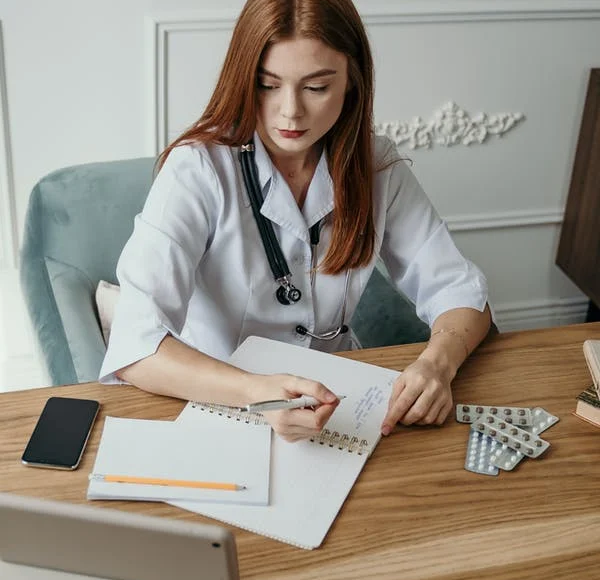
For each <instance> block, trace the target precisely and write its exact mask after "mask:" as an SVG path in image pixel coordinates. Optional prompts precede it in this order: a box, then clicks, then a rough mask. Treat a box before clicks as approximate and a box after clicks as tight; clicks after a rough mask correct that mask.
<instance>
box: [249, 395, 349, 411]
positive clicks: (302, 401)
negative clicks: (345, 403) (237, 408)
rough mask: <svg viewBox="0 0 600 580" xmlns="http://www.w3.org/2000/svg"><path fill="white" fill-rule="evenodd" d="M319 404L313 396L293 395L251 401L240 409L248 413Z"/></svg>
mask: <svg viewBox="0 0 600 580" xmlns="http://www.w3.org/2000/svg"><path fill="white" fill-rule="evenodd" d="M344 398H345V397H344V396H341V397H338V399H344ZM320 404H321V401H318V400H317V399H315V398H314V397H309V396H306V395H303V396H302V397H295V398H293V399H276V400H273V401H260V402H259V403H251V404H250V405H246V406H245V407H242V408H241V410H242V411H247V412H248V413H262V412H263V411H280V410H282V409H302V408H304V407H317V406H319V405H320Z"/></svg>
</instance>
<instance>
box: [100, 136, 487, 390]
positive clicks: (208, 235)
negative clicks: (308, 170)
mask: <svg viewBox="0 0 600 580" xmlns="http://www.w3.org/2000/svg"><path fill="white" fill-rule="evenodd" d="M374 140H375V141H374V145H375V147H374V150H375V157H376V163H378V162H380V161H381V159H382V157H383V156H384V155H385V154H388V155H389V153H390V151H392V150H393V149H392V145H391V143H390V142H389V140H387V139H385V138H382V137H376V138H374ZM254 142H255V146H256V153H255V157H256V164H257V167H258V172H259V180H260V185H261V187H262V191H263V196H264V203H263V205H262V209H261V213H262V214H263V215H264V216H266V217H267V218H268V219H269V220H271V221H272V222H273V225H274V229H275V233H276V235H277V238H278V239H279V242H280V245H281V249H282V251H283V254H284V256H285V257H286V260H287V262H288V265H289V268H290V270H291V273H292V282H293V283H294V285H295V286H296V287H297V288H299V289H300V290H301V292H302V299H301V300H300V301H299V302H297V303H295V304H292V305H289V306H283V305H281V304H280V303H279V302H278V301H277V299H276V298H275V291H276V289H277V287H278V284H276V283H275V281H274V279H273V274H272V272H271V270H270V267H269V263H268V260H267V257H266V254H265V251H264V248H263V245H262V241H261V238H260V235H259V233H258V228H257V225H256V222H255V220H254V217H253V215H252V209H251V207H250V201H249V198H248V195H247V192H246V190H245V187H244V183H243V180H242V175H241V170H240V167H239V162H238V160H237V150H236V149H232V148H229V147H226V146H221V145H209V146H204V145H185V146H180V147H177V148H176V149H174V150H173V151H172V152H171V154H170V155H169V157H168V159H167V161H166V163H165V165H164V166H163V168H162V169H161V171H160V173H159V174H158V176H157V177H156V179H155V181H154V184H153V185H152V188H151V190H150V193H149V195H148V199H147V201H146V204H145V206H144V209H143V211H142V212H141V214H139V215H138V216H136V218H135V226H134V231H133V234H132V236H131V238H130V239H129V241H128V242H127V244H126V246H125V248H124V250H123V253H122V255H121V257H120V259H119V263H118V266H117V277H118V279H119V283H120V286H121V294H120V298H119V301H118V304H117V307H116V311H115V318H114V322H113V326H112V330H111V334H110V341H109V345H108V350H107V353H106V356H105V359H104V362H103V365H102V369H101V371H100V380H101V381H103V382H106V383H114V382H119V380H118V379H117V378H116V377H115V374H114V373H115V371H117V370H119V369H121V368H123V367H124V366H126V365H129V364H131V363H133V362H135V361H138V360H140V359H142V358H144V357H147V356H149V355H151V354H153V353H154V352H155V351H156V349H157V348H158V346H159V344H160V342H161V341H162V339H163V338H164V337H165V335H166V334H167V333H169V334H172V335H173V336H175V337H177V338H179V339H180V340H182V341H183V342H185V343H187V344H189V345H191V346H193V347H194V348H197V349H198V350H200V351H202V352H204V353H206V354H208V355H210V356H212V357H215V358H218V359H221V360H226V359H227V358H228V357H229V356H230V355H231V353H232V352H233V351H234V350H235V348H236V347H237V346H238V345H239V344H240V343H241V342H242V341H243V340H244V339H245V338H246V337H248V336H250V335H259V336H264V337H267V338H272V339H276V340H281V341H285V342H288V343H292V344H296V345H301V346H306V347H311V348H316V349H319V350H325V351H329V352H333V351H337V350H345V349H349V348H351V343H350V333H347V334H342V335H340V336H339V337H338V338H337V339H335V340H333V341H330V342H327V341H320V340H315V339H311V338H309V337H307V336H301V335H299V334H298V333H296V331H295V328H296V326H297V325H298V324H302V325H304V326H305V327H306V328H308V329H309V330H311V331H312V332H318V333H321V332H326V331H329V330H332V329H336V328H337V327H338V326H339V325H340V318H341V310H342V306H343V296H344V282H345V274H340V275H337V276H329V275H324V274H322V273H321V272H319V273H317V275H316V277H315V284H314V290H313V291H311V284H310V266H311V246H310V240H309V232H308V230H309V228H310V227H311V226H312V225H313V224H315V223H317V222H318V221H319V220H321V219H322V218H323V217H325V216H327V215H328V214H329V213H330V212H331V211H332V210H333V184H332V181H331V178H330V175H329V172H328V167H327V160H326V155H325V153H324V154H323V155H322V157H321V159H320V161H319V164H318V166H317V169H316V171H315V174H314V176H313V179H312V182H311V184H310V187H309V190H308V193H307V196H306V201H305V203H304V206H303V208H302V210H301V209H300V208H299V207H298V205H297V203H296V201H295V199H294V197H293V195H292V193H291V191H290V189H289V187H288V186H287V184H286V182H285V180H284V179H283V178H282V176H281V174H280V173H279V172H278V171H277V169H276V168H275V167H274V166H273V164H272V163H271V160H270V158H269V156H268V154H267V152H266V150H265V148H264V146H263V144H262V143H261V141H260V138H259V137H258V135H256V134H255V136H254ZM373 204H374V220H375V229H376V237H375V244H376V251H375V254H374V256H373V260H372V261H371V263H370V264H369V265H368V266H366V267H364V268H361V269H359V270H355V271H353V272H352V273H351V278H350V286H349V290H348V297H347V305H346V317H345V320H346V322H348V321H349V320H350V318H351V317H352V314H353V312H354V310H355V308H356V306H357V304H358V301H359V299H360V296H361V294H362V292H363V290H364V289H365V286H366V284H367V281H368V279H369V276H370V274H371V272H372V270H373V267H374V266H375V262H376V259H377V257H381V259H382V260H383V262H384V263H385V265H386V267H387V269H388V271H389V274H390V276H391V279H392V281H393V282H394V283H395V285H396V286H397V287H398V289H399V290H401V291H402V292H404V293H405V294H406V295H407V296H408V297H409V298H410V299H411V300H412V301H413V302H415V304H416V309H417V314H418V315H419V317H420V318H421V319H423V320H424V321H425V322H427V323H428V324H429V325H431V324H432V323H433V321H434V320H435V319H436V318H437V317H438V316H439V315H440V314H442V313H443V312H445V311H447V310H450V309H452V308H458V307H471V308H476V309H478V310H480V311H483V309H484V307H485V304H486V301H487V284H486V280H485V277H484V276H483V274H482V273H481V271H480V270H479V269H478V268H477V267H476V266H475V265H474V264H472V263H471V262H470V261H468V260H466V259H465V258H464V257H463V256H462V255H461V254H460V252H459V251H458V250H457V248H456V246H455V245H454V243H453V241H452V239H451V237H450V235H449V233H448V230H447V227H446V225H445V223H444V222H443V221H442V220H441V219H440V217H439V216H438V214H437V213H436V211H435V209H434V208H433V206H432V205H431V203H430V201H429V199H428V198H427V196H426V195H425V193H424V192H423V190H422V188H421V187H420V185H419V184H418V182H417V180H416V179H415V177H414V175H413V174H412V172H411V171H410V169H409V168H408V167H407V165H406V164H405V163H404V162H403V161H398V162H396V163H393V164H392V165H389V166H388V167H387V168H385V169H383V170H381V171H379V172H377V173H376V178H375V183H374V192H373ZM330 236H331V226H327V225H326V226H324V227H323V228H322V231H321V241H320V244H319V246H318V257H319V261H321V260H322V258H323V257H324V255H325V253H326V251H327V247H328V245H329V240H330Z"/></svg>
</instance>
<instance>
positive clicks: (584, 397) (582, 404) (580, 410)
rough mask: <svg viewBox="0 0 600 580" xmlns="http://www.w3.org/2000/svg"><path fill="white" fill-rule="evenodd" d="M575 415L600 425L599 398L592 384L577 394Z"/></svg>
mask: <svg viewBox="0 0 600 580" xmlns="http://www.w3.org/2000/svg"><path fill="white" fill-rule="evenodd" d="M575 415H577V416H578V417H580V418H581V419H585V420H586V421H588V422H590V423H592V424H594V425H596V426H598V427H600V398H598V393H597V392H596V388H595V387H594V386H591V387H588V388H587V389H586V390H585V391H583V392H582V393H579V395H577V405H576V406H575Z"/></svg>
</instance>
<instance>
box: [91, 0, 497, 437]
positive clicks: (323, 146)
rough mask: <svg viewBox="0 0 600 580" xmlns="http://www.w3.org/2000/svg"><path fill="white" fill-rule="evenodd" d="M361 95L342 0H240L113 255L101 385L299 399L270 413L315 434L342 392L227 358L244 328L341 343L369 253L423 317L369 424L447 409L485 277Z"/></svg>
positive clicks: (239, 398)
mask: <svg viewBox="0 0 600 580" xmlns="http://www.w3.org/2000/svg"><path fill="white" fill-rule="evenodd" d="M372 109H373V64H372V58H371V53H370V49H369V44H368V40H367V36H366V34H365V30H364V27H363V25H362V23H361V20H360V17H359V15H358V13H357V11H356V9H355V7H354V5H353V4H352V2H351V0H295V1H294V0H248V1H247V2H246V5H245V6H244V8H243V10H242V13H241V15H240V17H239V20H238V22H237V25H236V27H235V30H234V32H233V37H232V40H231V44H230V46H229V50H228V53H227V56H226V59H225V63H224V65H223V69H222V72H221V75H220V78H219V80H218V82H217V85H216V88H215V90H214V93H213V96H212V98H211V100H210V102H209V104H208V106H207V108H206V110H205V112H204V114H203V115H202V117H201V118H200V119H199V120H198V122H197V123H196V124H194V125H193V126H192V127H191V128H190V129H189V130H187V131H186V132H185V133H184V134H183V135H181V136H180V137H179V138H178V139H176V140H175V142H174V143H173V144H171V145H170V146H169V147H167V149H166V150H165V151H164V152H163V153H162V155H161V156H160V158H159V164H158V165H159V167H160V171H159V173H158V175H157V177H156V179H155V181H154V184H153V186H152V189H151V191H150V193H149V196H148V199H147V202H146V204H145V207H144V209H143V211H142V213H141V214H140V215H138V216H137V217H136V220H135V228H134V232H133V234H132V236H131V238H130V240H129V241H128V243H127V245H126V247H125V248H124V250H123V253H122V255H121V258H120V260H119V264H118V268H117V275H118V278H119V281H120V285H121V297H120V300H119V303H118V305H117V309H116V314H115V320H114V323H113V327H112V331H111V339H110V343H109V347H108V351H107V354H106V358H105V360H104V364H103V367H102V370H101V380H102V381H104V382H118V381H119V380H122V381H126V382H129V383H131V384H134V385H137V386H138V387H140V388H142V389H145V390H147V391H150V392H154V393H159V394H163V395H169V396H175V397H180V398H183V399H188V400H202V401H208V402H217V403H222V404H227V405H234V406H240V405H245V404H248V403H250V402H254V401H260V400H269V399H280V398H283V399H287V398H292V397H296V396H299V395H310V396H313V397H315V398H316V399H318V401H320V403H321V404H320V405H318V406H317V407H316V408H314V409H298V410H293V411H291V410H286V411H272V412H270V413H267V414H266V416H267V419H268V421H269V422H270V423H271V425H272V426H273V428H274V430H275V431H276V432H277V433H278V434H279V435H281V436H282V437H284V438H285V439H287V440H289V441H294V440H298V439H303V438H306V437H310V436H311V435H313V434H314V433H315V432H317V431H319V430H320V429H321V428H322V427H323V425H324V424H325V423H326V421H327V419H328V418H329V417H330V416H331V414H332V413H333V412H334V410H335V408H336V405H337V404H338V399H337V397H336V396H335V394H334V393H332V392H331V391H329V390H328V389H327V387H326V386H325V385H322V384H319V383H317V382H315V381H311V380H308V379H305V378H302V377H296V376H289V375H273V376H260V375H254V374H251V373H246V372H244V371H241V370H239V369H236V368H234V367H231V366H230V365H228V364H226V363H225V362H223V361H224V360H227V358H228V357H229V355H230V354H231V353H232V352H233V350H235V348H236V347H237V346H238V345H239V344H240V343H241V342H242V341H243V340H244V339H245V338H246V337H247V336H249V335H253V334H255V335H261V336H265V337H268V338H273V339H277V340H282V341H285V342H290V343H294V344H298V345H303V346H306V347H310V348H317V349H320V350H327V351H335V350H344V349H348V348H351V346H352V345H351V342H350V334H351V333H350V332H345V331H346V330H347V327H346V324H345V323H346V322H347V321H348V320H349V319H350V318H351V316H352V313H353V311H354V309H355V308H356V305H357V303H358V301H359V299H360V295H361V293H362V291H363V290H364V288H365V285H366V283H367V281H368V279H369V276H370V274H371V272H372V270H373V267H374V265H375V262H376V259H377V257H381V258H382V259H383V261H384V262H385V264H386V267H387V268H388V271H389V273H390V275H391V278H392V280H393V281H394V283H395V284H396V285H397V287H398V288H399V289H400V290H402V291H404V292H405V293H406V294H407V295H408V296H409V298H411V299H412V300H413V301H414V302H415V303H416V307H417V313H418V314H419V316H420V317H421V318H422V319H424V320H425V321H427V322H428V323H429V325H430V326H431V328H432V333H431V339H430V340H429V343H428V344H427V347H426V348H425V349H424V351H423V352H422V353H421V355H420V356H419V357H418V359H417V360H416V361H414V362H413V363H412V364H411V365H410V366H408V367H407V368H406V369H405V371H404V372H403V373H402V375H401V376H400V377H399V379H398V380H397V382H396V384H395V385H394V389H393V394H392V396H391V398H390V402H389V409H388V412H387V415H386V417H385V419H384V421H383V424H382V433H383V434H384V435H387V434H389V432H390V431H391V429H392V427H393V426H394V425H395V424H396V423H397V422H398V421H401V422H402V423H404V424H407V425H409V424H412V423H419V424H442V423H443V421H444V420H445V419H446V417H447V415H448V413H449V412H450V410H451V409H452V394H451V388H450V383H451V381H452V379H453V378H454V376H455V374H456V372H457V369H458V368H459V366H460V365H461V364H462V362H463V361H464V360H465V358H466V357H467V356H468V355H469V354H470V353H471V352H472V351H473V350H474V349H475V348H476V346H477V345H478V344H479V342H480V341H481V340H482V339H483V337H484V336H485V335H486V333H487V332H488V329H489V327H490V314H489V309H488V307H487V286H486V282H485V278H484V277H483V275H482V273H481V272H480V271H479V270H478V269H477V268H476V267H475V266H474V265H473V264H471V263H470V262H469V261H467V260H465V259H464V258H463V257H462V256H461V255H460V253H459V252H458V250H457V249H456V247H455V245H454V243H453V242H452V240H451V238H450V236H449V234H448V231H447V229H446V227H445V224H444V223H443V222H442V221H441V220H440V218H439V216H438V215H437V213H436V212H435V210H434V209H433V207H432V206H431V203H430V202H429V200H428V199H427V197H426V195H425V194H424V193H423V191H422V190H421V188H420V186H419V184H418V183H417V181H416V180H415V178H414V176H413V175H412V173H411V172H410V170H409V169H408V167H407V166H406V165H405V164H404V163H403V162H402V161H401V160H400V159H399V157H398V155H397V153H396V152H395V150H394V148H393V147H392V146H391V144H390V142H389V141H387V140H385V139H383V138H375V137H374V135H373V130H372V124H373V123H372ZM244 175H245V177H246V181H245V180H244ZM253 177H254V180H253ZM253 184H254V187H253ZM253 196H254V197H255V198H256V208H255V209H254V210H253V207H252V203H251V201H252V198H253ZM263 200H264V201H263ZM255 213H256V215H254V214H255ZM261 216H262V217H261ZM269 228H272V232H271V233H270V234H269V231H268V230H269ZM261 231H262V235H263V237H261V235H260V232H261ZM263 238H265V241H263ZM278 246H279V247H281V253H282V256H283V259H282V258H281V257H279V258H278V257H277V254H276V253H274V252H276V249H277V247H278ZM269 248H270V249H271V250H272V251H271V252H270V254H273V255H271V256H270V260H268V259H267V256H266V255H265V254H266V250H269ZM270 262H272V263H273V264H272V267H271V264H270ZM286 266H289V270H290V272H289V274H290V275H286V274H287V273H288V272H287V270H286ZM280 270H281V271H280Z"/></svg>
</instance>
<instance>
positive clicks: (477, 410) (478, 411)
mask: <svg viewBox="0 0 600 580" xmlns="http://www.w3.org/2000/svg"><path fill="white" fill-rule="evenodd" d="M483 415H493V416H494V417H498V418H500V419H502V420H503V421H505V422H506V423H511V424H514V425H518V426H519V427H526V426H528V425H531V424H532V423H533V416H532V412H531V409H529V408H527V407H499V406H490V405H465V404H460V405H456V420H457V421H458V422H459V423H473V422H474V421H476V420H477V419H479V418H480V417H482V416H483Z"/></svg>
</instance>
